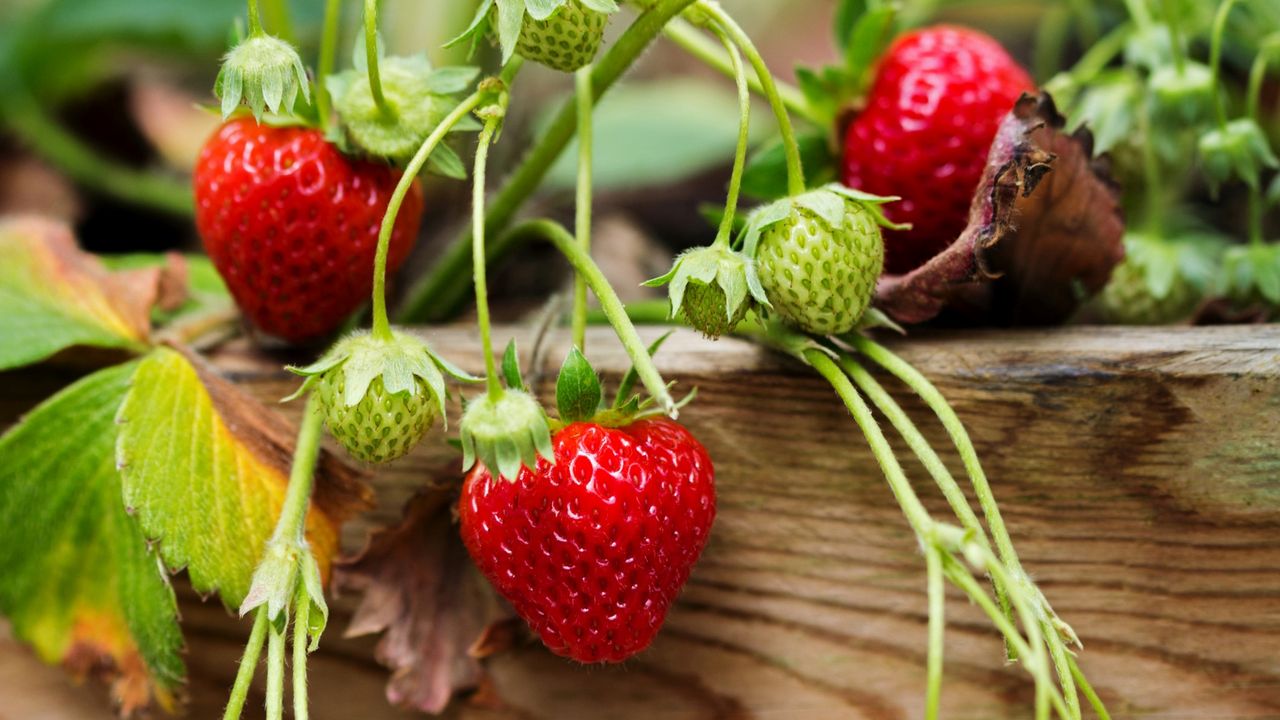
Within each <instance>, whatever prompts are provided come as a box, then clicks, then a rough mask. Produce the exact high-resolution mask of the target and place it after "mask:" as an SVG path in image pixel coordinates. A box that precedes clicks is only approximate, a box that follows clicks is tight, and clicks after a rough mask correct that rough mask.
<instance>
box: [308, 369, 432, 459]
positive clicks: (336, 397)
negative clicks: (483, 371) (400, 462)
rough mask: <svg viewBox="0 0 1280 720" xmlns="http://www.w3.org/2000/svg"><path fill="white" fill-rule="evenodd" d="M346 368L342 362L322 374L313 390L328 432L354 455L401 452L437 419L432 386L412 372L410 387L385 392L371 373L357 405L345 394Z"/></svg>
mask: <svg viewBox="0 0 1280 720" xmlns="http://www.w3.org/2000/svg"><path fill="white" fill-rule="evenodd" d="M346 378H347V374H346V373H345V372H343V370H342V368H341V367H339V368H336V369H335V370H333V371H331V372H328V373H325V374H324V375H322V376H321V377H320V382H319V383H318V385H317V387H316V391H317V392H319V393H320V395H321V398H322V402H323V403H324V408H325V425H327V426H328V428H329V433H330V434H331V435H333V437H334V439H335V440H337V441H338V443H339V444H340V445H342V447H344V448H346V449H347V452H349V453H351V456H352V457H354V458H356V459H357V460H361V461H363V462H367V463H369V464H371V465H380V464H382V463H386V462H391V461H392V460H395V459H397V458H401V457H404V456H405V455H408V454H409V451H411V450H413V448H414V447H415V446H416V445H417V444H418V443H419V442H421V440H422V438H423V437H425V436H426V434H427V433H428V432H429V431H430V430H431V428H432V426H434V425H435V423H436V419H437V418H439V416H440V414H439V412H438V411H437V410H436V402H435V398H434V397H433V395H432V392H431V389H430V388H428V387H427V384H426V383H425V382H423V381H422V379H421V378H414V389H413V390H411V391H407V392H398V393H389V392H387V389H386V386H385V385H384V384H383V382H382V378H380V377H379V378H374V380H373V382H371V383H369V389H368V390H367V391H366V392H365V394H364V397H362V398H361V399H360V400H359V402H357V403H356V404H355V405H347V404H346V403H345V402H344V401H343V398H344V397H345V396H346V391H347V382H346Z"/></svg>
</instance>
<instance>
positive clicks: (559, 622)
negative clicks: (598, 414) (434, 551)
mask: <svg viewBox="0 0 1280 720" xmlns="http://www.w3.org/2000/svg"><path fill="white" fill-rule="evenodd" d="M553 443H554V446H555V456H556V464H555V465H554V466H552V465H550V464H549V463H548V462H547V461H546V460H545V459H544V460H540V461H539V463H538V470H537V472H533V471H530V470H529V469H528V468H523V469H521V471H520V474H519V476H518V477H517V478H516V480H515V481H514V482H509V481H506V480H499V479H495V478H494V477H493V476H492V475H491V474H490V473H489V471H488V470H487V469H486V468H485V467H484V466H483V465H480V464H477V465H476V467H475V469H473V470H472V471H471V473H470V474H469V475H468V476H467V479H466V482H465V484H464V485H463V489H462V499H461V501H460V502H459V510H460V516H461V522H462V539H463V541H464V542H465V543H466V546H467V550H468V551H470V553H471V557H472V558H473V559H474V560H475V561H476V564H477V565H479V567H480V570H481V571H482V572H483V573H484V574H485V576H486V577H488V578H489V581H490V582H492V583H493V584H494V586H496V587H497V588H498V590H499V592H501V593H502V595H503V596H504V597H506V598H507V600H508V601H510V602H511V604H512V606H514V607H515V609H516V612H518V613H519V614H520V616H521V617H523V618H524V619H525V621H527V622H528V623H529V625H530V626H531V627H532V628H533V629H534V630H535V631H536V632H537V633H538V635H539V636H540V637H541V638H542V641H543V642H544V643H546V645H547V647H549V648H550V649H551V650H552V651H553V652H555V653H557V654H559V655H563V656H565V657H569V658H573V659H574V660H577V661H579V662H583V663H597V662H621V661H623V660H625V659H627V658H628V657H631V656H632V655H634V654H636V653H638V652H640V651H641V650H644V649H645V648H646V647H648V646H649V643H650V642H652V641H653V638H654V636H655V635H657V633H658V629H659V628H660V627H661V626H662V623H663V620H664V619H665V618H666V615H667V610H668V609H669V608H670V606H671V603H672V602H673V601H674V600H675V599H676V596H677V595H678V594H679V593H680V589H681V588H682V587H683V586H684V583H685V581H686V580H687V579H688V578H689V571H690V570H691V569H692V567H693V564H694V563H695V562H696V561H697V560H698V556H699V555H701V554H702V549H703V547H705V546H706V542H707V536H708V534H709V533H710V530H711V523H712V521H713V520H714V519H715V514H716V499H715V478H714V470H713V468H712V466H711V459H710V458H709V457H708V456H707V452H706V450H705V449H704V448H703V447H702V445H701V444H700V443H698V441H697V440H696V439H694V437H693V436H692V435H691V434H690V433H689V431H688V430H686V429H685V428H684V427H683V426H681V425H679V424H677V423H675V422H672V421H670V420H666V419H657V420H640V421H637V422H633V423H631V424H630V425H628V426H626V427H622V428H608V427H604V426H602V425H598V424H595V423H574V424H572V425H569V426H567V427H565V428H564V429H562V430H560V431H559V432H558V433H556V435H555V437H554V439H553Z"/></svg>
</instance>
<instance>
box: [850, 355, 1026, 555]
mask: <svg viewBox="0 0 1280 720" xmlns="http://www.w3.org/2000/svg"><path fill="white" fill-rule="evenodd" d="M851 342H852V343H853V346H854V348H855V349H856V350H857V351H858V352H859V353H861V354H862V355H865V356H866V357H868V358H870V359H871V361H872V362H874V363H875V364H877V365H879V366H880V367H882V368H884V369H885V371H887V372H888V373H889V374H890V375H893V376H894V377H896V378H898V379H899V380H901V381H902V382H904V383H906V385H907V387H909V388H911V390H912V392H914V393H915V394H916V395H919V396H920V399H921V400H924V402H925V405H927V406H928V407H929V409H930V410H932V411H933V413H934V415H936V416H937V417H938V420H939V421H941V422H942V426H943V427H944V428H945V429H946V431H947V434H948V435H949V436H950V437H951V442H952V444H954V445H955V446H956V452H957V453H959V455H960V460H961V462H962V463H963V464H964V467H965V470H966V472H967V473H968V475H969V481H970V483H971V484H972V485H973V492H974V494H975V495H976V496H977V498H978V504H979V506H981V507H982V514H983V515H984V516H985V517H986V519H987V527H988V528H989V529H990V530H991V537H992V540H993V541H994V543H995V546H996V551H997V552H999V553H1000V559H1001V560H1002V561H1004V563H1005V565H1006V566H1008V567H1009V569H1011V570H1014V571H1021V569H1022V563H1021V561H1019V559H1018V553H1017V552H1016V551H1015V550H1014V549H1013V539H1012V538H1011V537H1010V536H1009V530H1008V528H1006V527H1005V524H1004V517H1003V516H1002V515H1001V514H1000V506H999V505H997V504H996V498H995V494H994V493H993V492H992V491H991V483H990V482H988V480H987V474H986V472H985V471H984V470H983V469H982V463H981V462H980V461H979V460H978V451H977V450H976V449H975V448H974V446H973V440H972V439H970V437H969V431H968V430H966V429H965V427H964V423H963V422H961V421H960V416H958V415H956V411H955V410H953V409H952V408H951V405H950V404H949V403H947V400H946V398H945V397H943V396H942V393H941V392H939V391H938V388H937V387H935V386H934V384H933V383H932V382H930V381H929V379H928V378H926V377H925V376H924V375H923V374H922V373H921V372H920V371H919V370H916V369H915V368H914V367H912V366H911V364H910V363H908V362H906V361H905V360H903V359H902V358H900V357H898V356H897V355H895V354H893V353H892V352H891V351H889V349H888V348H885V347H884V346H882V345H880V344H879V343H876V342H875V341H873V340H871V339H870V338H867V337H863V336H861V335H859V336H855V337H853V338H851ZM965 504H966V506H967V504H968V503H967V502H966V503H965ZM961 520H962V521H963V520H964V518H963V517H961Z"/></svg>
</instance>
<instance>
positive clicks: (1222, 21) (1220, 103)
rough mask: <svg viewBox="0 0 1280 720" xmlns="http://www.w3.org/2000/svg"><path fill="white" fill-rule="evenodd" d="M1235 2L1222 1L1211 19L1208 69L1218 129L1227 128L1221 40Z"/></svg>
mask: <svg viewBox="0 0 1280 720" xmlns="http://www.w3.org/2000/svg"><path fill="white" fill-rule="evenodd" d="M1235 4H1236V0H1223V2H1222V4H1221V5H1219V6H1218V12H1217V14H1215V15H1214V17H1213V34H1212V36H1211V39H1210V47H1209V69H1210V71H1211V72H1212V74H1213V87H1214V94H1213V96H1214V103H1213V107H1214V110H1215V111H1216V112H1217V114H1218V127H1220V128H1222V129H1223V130H1225V129H1226V128H1227V99H1226V97H1225V95H1226V94H1225V93H1223V92H1222V39H1223V36H1224V35H1225V34H1226V31H1227V17H1228V16H1229V15H1231V9H1232V8H1233V7H1235Z"/></svg>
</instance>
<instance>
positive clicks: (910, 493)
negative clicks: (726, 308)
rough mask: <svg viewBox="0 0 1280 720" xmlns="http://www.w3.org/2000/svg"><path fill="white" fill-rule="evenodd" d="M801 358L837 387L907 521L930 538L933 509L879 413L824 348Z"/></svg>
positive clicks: (920, 533) (922, 535) (923, 536)
mask: <svg viewBox="0 0 1280 720" xmlns="http://www.w3.org/2000/svg"><path fill="white" fill-rule="evenodd" d="M801 359H802V360H804V361H805V362H806V363H808V365H809V366H810V367H812V368H813V369H814V370H817V371H818V374H819V375H821V376H822V377H823V379H825V380H826V381H827V382H828V383H830V384H831V387H832V388H833V389H835V391H836V394H837V395H839V396H840V400H841V401H842V402H844V405H845V407H846V408H847V409H848V410H849V414H850V415H852V416H853V420H854V422H856V423H857V424H858V427H859V428H861V430H862V434H863V435H864V436H866V438H867V444H868V445H870V446H871V454H872V455H874V456H875V458H876V462H877V463H879V465H880V469H881V470H882V471H883V472H884V476H885V479H886V480H888V482H889V488H890V489H891V490H892V491H893V495H894V497H895V498H897V500H898V505H899V506H901V507H902V512H903V514H904V515H906V516H907V522H908V523H909V524H910V525H911V529H912V530H915V532H916V535H917V536H919V537H920V538H927V537H930V535H931V534H932V529H933V525H934V522H933V519H932V518H930V517H929V511H928V510H925V507H924V504H923V503H921V502H920V498H919V497H917V496H916V492H915V490H913V489H912V488H911V483H910V482H909V481H908V480H907V475H906V473H904V472H903V471H902V465H901V464H899V463H898V458H897V457H895V456H894V454H893V448H892V447H891V446H890V445H889V441H888V440H887V439H885V436H884V432H882V431H881V430H880V425H879V424H878V423H877V422H876V419H875V416H874V415H872V414H871V408H870V407H868V406H867V403H866V401H864V400H863V399H862V396H861V395H859V394H858V391H857V389H856V388H854V387H853V383H851V382H850V381H849V378H848V377H846V376H845V374H844V372H843V371H841V369H840V367H839V366H838V365H836V362H835V361H834V360H832V359H831V358H830V357H828V356H827V354H826V353H825V352H823V351H822V350H817V349H812V350H805V351H804V352H803V353H802V355H801Z"/></svg>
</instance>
